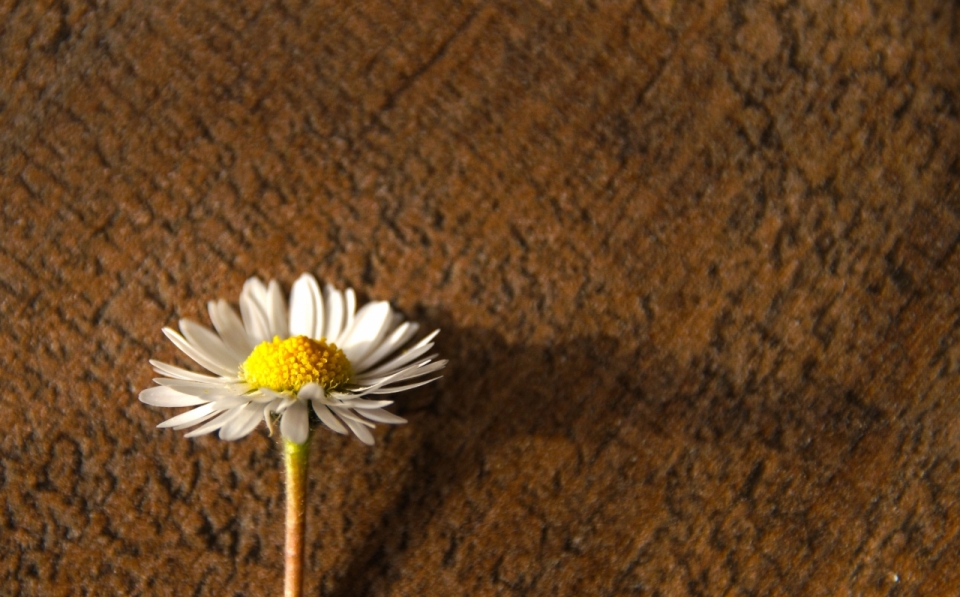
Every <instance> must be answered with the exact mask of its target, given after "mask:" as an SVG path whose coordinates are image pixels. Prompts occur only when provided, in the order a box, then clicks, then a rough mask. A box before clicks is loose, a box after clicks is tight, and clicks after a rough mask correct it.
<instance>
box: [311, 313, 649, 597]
mask: <svg viewBox="0 0 960 597" xmlns="http://www.w3.org/2000/svg"><path fill="white" fill-rule="evenodd" d="M419 319H420V320H421V321H425V322H427V323H426V327H427V328H429V327H431V324H432V325H434V326H436V327H440V328H441V329H442V330H443V332H442V333H441V335H440V337H439V339H438V344H437V348H438V351H439V353H440V354H441V355H442V357H443V358H448V359H450V365H449V368H448V369H447V370H446V371H445V372H444V373H445V376H444V378H443V380H442V381H441V383H439V384H436V385H435V386H432V387H431V386H428V387H427V388H424V389H422V390H418V391H416V392H413V393H411V394H409V395H407V396H405V397H403V398H401V399H400V400H399V401H398V408H397V409H396V410H397V412H398V413H399V414H401V415H403V416H405V417H407V418H409V419H410V420H411V428H412V429H414V430H415V431H414V433H415V434H416V440H415V441H416V445H417V447H416V448H415V449H414V451H413V454H412V457H411V458H410V459H409V462H408V463H407V464H408V466H409V467H410V470H408V471H407V473H406V475H405V477H404V478H405V479H406V481H405V483H404V486H403V487H402V488H401V489H399V490H397V491H396V493H395V494H394V496H395V497H394V499H393V501H392V504H391V505H390V506H389V507H388V508H385V509H384V510H383V512H382V516H381V518H380V521H379V523H378V524H377V525H376V526H375V528H374V529H373V530H372V531H371V532H370V534H369V535H368V538H367V539H366V540H365V541H363V542H361V544H360V546H359V547H358V548H355V549H354V550H353V552H352V553H351V555H350V564H349V565H348V567H347V569H346V570H345V571H344V572H342V573H341V574H336V578H330V577H327V579H326V581H327V582H326V583H325V584H326V585H327V588H328V589H332V591H324V592H323V593H322V594H324V595H334V596H335V597H347V596H352V595H364V594H368V593H381V592H384V590H386V588H387V587H389V586H390V584H391V583H392V582H393V581H394V580H395V579H396V577H397V576H398V575H400V574H401V573H402V572H403V570H404V567H405V563H406V562H407V560H408V558H409V557H412V555H411V554H413V553H415V552H417V551H418V550H419V549H424V548H425V547H424V546H423V545H422V544H420V542H421V540H422V537H421V533H422V530H423V529H425V528H426V527H428V526H429V525H431V524H436V522H437V521H435V520H433V519H434V518H435V516H436V515H437V512H438V511H440V510H441V509H442V508H443V507H444V501H445V497H446V496H447V495H449V494H450V493H451V492H456V491H459V490H460V489H461V488H462V487H463V486H464V484H467V483H477V482H478V481H477V479H479V478H482V477H484V476H485V475H488V474H489V473H490V470H489V468H490V466H491V462H490V457H491V453H493V452H495V451H497V450H500V449H501V448H502V447H503V446H505V445H508V444H511V443H513V442H517V441H521V440H522V439H523V438H529V437H532V436H537V437H551V438H559V439H560V440H562V441H563V443H564V444H565V445H566V446H569V447H570V451H569V452H568V453H566V454H565V455H564V457H565V458H567V459H569V460H573V461H576V462H577V463H579V464H577V465H576V466H580V467H589V466H590V462H591V461H592V459H594V458H595V454H596V453H597V452H598V451H599V450H601V449H602V448H603V446H605V445H606V444H607V443H608V442H610V441H612V440H614V438H615V437H616V436H617V433H618V426H619V425H620V424H621V423H622V422H623V421H624V420H627V419H629V420H633V421H644V423H643V425H644V431H645V432H652V431H654V427H655V425H656V421H657V420H659V419H658V418H657V417H651V416H644V413H642V412H639V411H640V410H646V411H649V410H650V409H651V408H653V409H657V408H665V407H666V406H665V404H666V403H660V405H659V406H657V404H654V403H652V402H650V401H649V400H646V399H645V398H644V395H645V394H644V392H642V391H641V387H643V385H644V383H646V382H648V381H649V379H647V380H644V378H643V376H642V375H641V370H640V369H639V367H638V366H637V363H638V359H640V358H642V357H643V355H641V354H640V352H639V350H638V347H637V346H625V345H624V344H622V343H621V342H619V341H617V340H616V339H614V338H611V337H607V336H599V337H589V338H578V339H575V340H572V341H565V342H557V343H552V344H542V345H533V346H527V345H511V344H508V343H507V342H506V341H505V340H504V338H503V336H501V335H500V334H498V333H496V332H492V331H488V330H483V329H477V328H458V327H456V326H455V325H453V324H452V322H451V318H450V317H449V315H446V314H444V313H440V314H431V313H428V314H425V315H423V316H420V317H419ZM648 377H649V376H648ZM390 442H391V436H389V435H388V436H387V437H386V438H385V443H387V444H389V443H390ZM389 447H390V446H389V445H388V446H387V447H386V449H389ZM520 458H521V462H520V464H519V465H517V470H514V471H511V472H510V475H512V476H513V477H514V478H519V479H520V483H527V482H530V483H540V482H549V480H547V479H542V478H538V477H542V476H543V475H545V474H546V473H544V471H542V470H539V469H537V468H536V463H534V462H531V463H529V466H528V465H527V464H524V463H523V462H522V458H523V457H522V456H521V457H520ZM481 482H482V481H481ZM456 541H457V540H456V539H454V540H453V547H452V548H451V547H448V548H447V552H448V553H446V554H445V556H444V560H445V561H447V560H449V559H450V557H451V554H450V549H454V550H455V548H456V545H455V544H456ZM428 549H429V548H428ZM331 585H332V586H331Z"/></svg>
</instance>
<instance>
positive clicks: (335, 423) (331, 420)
mask: <svg viewBox="0 0 960 597" xmlns="http://www.w3.org/2000/svg"><path fill="white" fill-rule="evenodd" d="M311 404H313V412H315V413H317V417H319V418H320V420H321V421H323V424H324V425H326V426H327V427H329V428H330V429H332V430H333V431H336V432H337V433H340V434H344V433H346V432H347V428H346V427H344V426H343V423H341V422H340V420H339V419H337V418H336V417H335V416H333V413H331V412H330V409H328V408H327V407H326V406H324V405H323V404H320V402H319V401H317V400H312V401H311Z"/></svg>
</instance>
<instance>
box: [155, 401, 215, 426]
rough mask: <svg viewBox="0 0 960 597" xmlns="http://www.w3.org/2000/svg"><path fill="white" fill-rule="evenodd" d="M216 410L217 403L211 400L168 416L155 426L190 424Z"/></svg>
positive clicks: (210, 414) (212, 413) (211, 414)
mask: <svg viewBox="0 0 960 597" xmlns="http://www.w3.org/2000/svg"><path fill="white" fill-rule="evenodd" d="M217 412H219V411H217V405H216V404H213V403H212V402H208V403H207V404H204V405H203V406H199V407H197V408H195V409H193V410H188V411H187V412H185V413H181V414H179V415H177V416H175V417H170V418H169V419H167V420H166V421H164V422H163V423H160V424H159V425H157V427H159V428H161V429H163V428H166V427H178V426H181V425H183V426H190V425H195V424H196V423H198V422H200V421H202V420H204V419H206V418H209V417H211V416H213V415H215V414H216V413H217Z"/></svg>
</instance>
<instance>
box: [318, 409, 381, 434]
mask: <svg viewBox="0 0 960 597" xmlns="http://www.w3.org/2000/svg"><path fill="white" fill-rule="evenodd" d="M327 408H329V409H330V410H332V411H333V412H335V413H336V414H337V416H338V417H340V418H341V419H343V422H344V423H346V422H348V421H353V422H354V423H359V424H360V425H363V426H364V427H370V428H371V429H373V428H374V427H375V425H374V424H373V423H371V422H370V421H367V420H365V419H361V418H360V417H358V416H357V415H355V414H353V411H351V410H350V409H348V408H344V407H342V406H328V407H327Z"/></svg>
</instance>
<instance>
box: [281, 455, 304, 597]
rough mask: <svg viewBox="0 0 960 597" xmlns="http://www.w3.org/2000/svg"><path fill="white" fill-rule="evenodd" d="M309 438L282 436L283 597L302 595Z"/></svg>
mask: <svg viewBox="0 0 960 597" xmlns="http://www.w3.org/2000/svg"><path fill="white" fill-rule="evenodd" d="M309 456H310V440H309V439H308V440H307V441H305V442H304V443H302V444H295V443H293V442H292V441H290V440H288V439H287V438H284V439H283V463H284V465H285V468H286V471H287V475H286V498H287V522H286V529H285V535H286V545H285V546H284V549H283V567H284V574H283V596H284V597H302V595H303V542H304V531H305V529H306V521H307V512H306V502H307V499H306V498H307V458H308V457H309Z"/></svg>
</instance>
